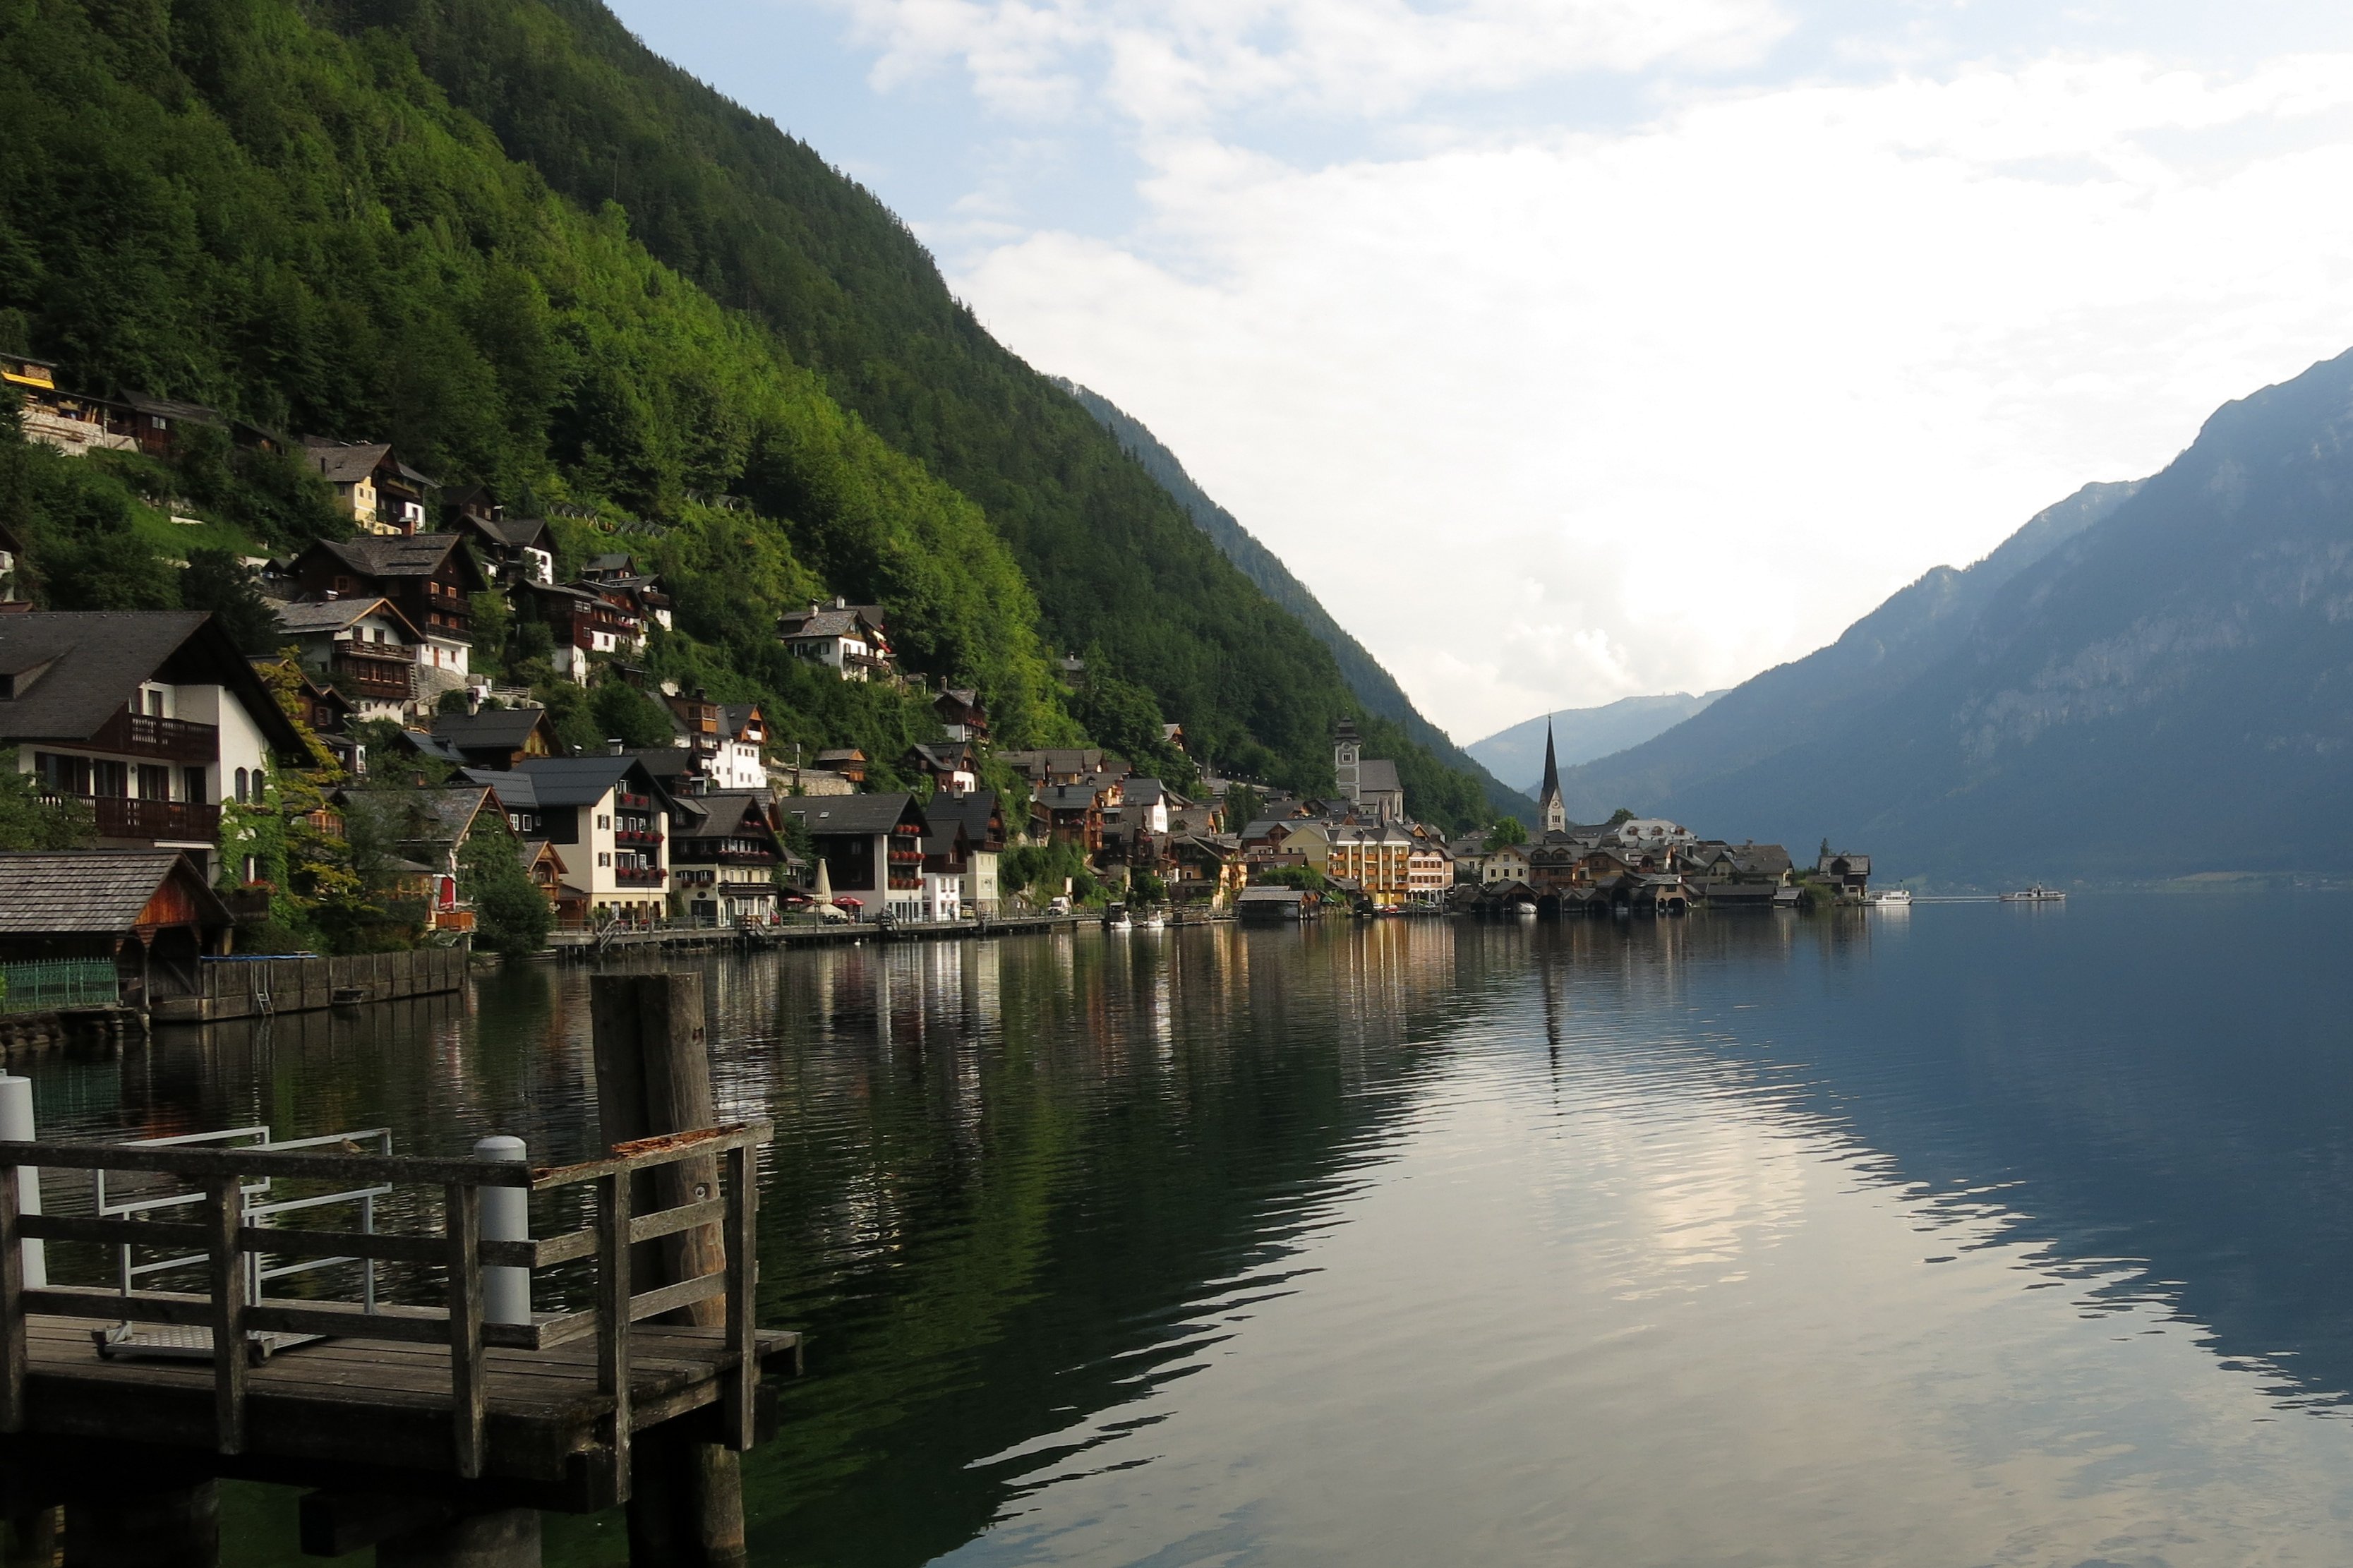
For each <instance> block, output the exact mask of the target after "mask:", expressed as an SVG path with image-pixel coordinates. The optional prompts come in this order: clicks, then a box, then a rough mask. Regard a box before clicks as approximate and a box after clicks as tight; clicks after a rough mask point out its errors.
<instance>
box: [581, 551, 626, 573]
mask: <svg viewBox="0 0 2353 1568" xmlns="http://www.w3.org/2000/svg"><path fill="white" fill-rule="evenodd" d="M637 564H638V563H636V562H634V561H632V560H630V559H629V558H628V556H627V555H625V554H621V553H619V552H614V553H612V554H608V555H596V556H591V557H590V558H589V561H588V563H587V564H586V566H583V567H582V568H580V572H581V575H583V576H586V575H587V574H590V573H592V572H593V573H598V574H603V573H619V574H629V573H634V572H635V571H636V570H637Z"/></svg>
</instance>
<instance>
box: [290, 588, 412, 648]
mask: <svg viewBox="0 0 2353 1568" xmlns="http://www.w3.org/2000/svg"><path fill="white" fill-rule="evenodd" d="M272 607H273V608H274V609H276V610H277V612H278V629H279V630H280V631H284V632H291V633H293V634H294V635H295V636H297V637H300V636H302V635H303V634H304V633H307V632H341V631H349V630H350V629H351V628H352V626H353V625H355V624H356V623H358V622H360V621H363V620H364V619H366V618H367V617H368V616H384V617H385V619H387V620H390V621H395V622H397V623H398V624H399V626H400V629H401V630H402V631H403V632H405V633H406V634H407V637H408V640H409V641H410V642H413V643H418V642H423V641H424V640H425V634H424V633H423V632H420V631H418V630H417V626H416V624H415V623H414V622H412V621H411V620H410V619H409V618H408V617H407V616H404V615H402V614H401V613H400V606H399V605H396V604H394V603H393V602H392V601H391V600H390V599H385V598H373V599H372V598H369V597H367V596H366V595H359V594H355V595H353V596H352V597H350V598H348V599H298V600H296V601H294V602H293V603H291V604H280V605H274V606H272Z"/></svg>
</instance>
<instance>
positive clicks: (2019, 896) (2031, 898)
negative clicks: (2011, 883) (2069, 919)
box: [2001, 882, 2067, 904]
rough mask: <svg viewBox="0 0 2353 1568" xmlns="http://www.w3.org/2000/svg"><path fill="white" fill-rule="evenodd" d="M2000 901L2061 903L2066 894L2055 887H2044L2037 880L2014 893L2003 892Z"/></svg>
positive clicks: (2063, 901)
mask: <svg viewBox="0 0 2353 1568" xmlns="http://www.w3.org/2000/svg"><path fill="white" fill-rule="evenodd" d="M2001 901H2002V902H2003V903H2005V904H2063V903H2065V902H2066V901H2067V895H2066V894H2064V893H2063V892H2061V891H2060V890H2059V889H2056V888H2046V887H2044V886H2043V885H2042V883H2040V882H2037V883H2035V884H2034V886H2032V887H2031V888H2021V889H2019V890H2018V891H2016V892H2014V893H2004V894H2003V895H2002V896H2001Z"/></svg>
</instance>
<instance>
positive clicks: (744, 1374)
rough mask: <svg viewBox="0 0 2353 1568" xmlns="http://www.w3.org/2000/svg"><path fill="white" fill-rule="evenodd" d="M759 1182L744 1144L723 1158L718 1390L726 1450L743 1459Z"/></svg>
mask: <svg viewBox="0 0 2353 1568" xmlns="http://www.w3.org/2000/svg"><path fill="white" fill-rule="evenodd" d="M759 1204H760V1181H759V1169H758V1163H757V1162H756V1161H755V1160H754V1158H753V1148H752V1146H751V1145H750V1144H748V1143H743V1144H738V1145H736V1146H735V1147H734V1148H733V1149H730V1150H729V1151H728V1152H727V1241H726V1247H727V1279H726V1287H727V1346H728V1348H729V1349H730V1350H732V1351H733V1352H735V1365H734V1368H733V1371H731V1372H730V1373H728V1374H727V1376H726V1379H725V1382H724V1384H723V1387H722V1389H721V1401H720V1402H721V1404H722V1405H723V1406H724V1407H725V1411H724V1417H723V1419H724V1423H725V1426H726V1428H727V1446H728V1447H731V1448H733V1449H734V1450H735V1451H736V1452H737V1453H739V1454H742V1453H749V1452H751V1449H752V1445H753V1444H754V1442H755V1441H756V1440H757V1437H756V1435H755V1433H754V1424H755V1421H756V1417H757V1414H758V1408H759V1398H758V1395H759V1386H760V1357H759V1344H758V1332H759V1329H758V1325H757V1323H756V1322H755V1321H754V1316H755V1314H754V1310H753V1309H754V1285H755V1284H756V1282H757V1276H758V1268H757V1266H756V1264H755V1262H754V1260H755V1259H756V1258H758V1257H759V1255H760V1253H759V1249H760V1233H759Z"/></svg>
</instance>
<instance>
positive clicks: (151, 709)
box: [147, 691, 164, 719]
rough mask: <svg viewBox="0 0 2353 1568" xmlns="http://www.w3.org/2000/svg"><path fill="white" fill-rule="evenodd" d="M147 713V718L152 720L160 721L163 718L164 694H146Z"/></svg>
mask: <svg viewBox="0 0 2353 1568" xmlns="http://www.w3.org/2000/svg"><path fill="white" fill-rule="evenodd" d="M147 713H148V717H150V718H153V719H161V718H162V717H163V716H164V694H163V693H162V692H160V691H150V692H149V693H148V694H147Z"/></svg>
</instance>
